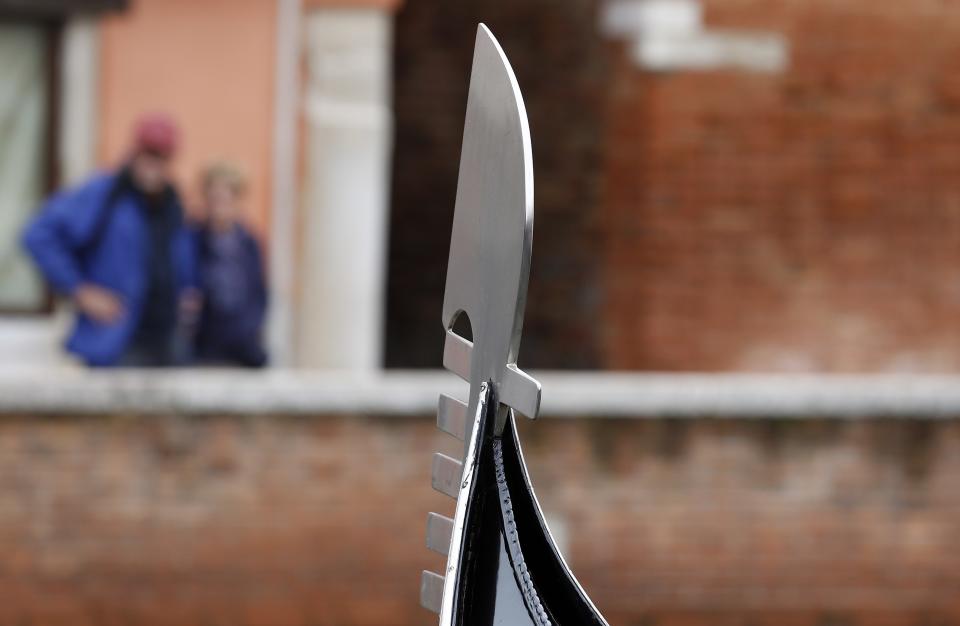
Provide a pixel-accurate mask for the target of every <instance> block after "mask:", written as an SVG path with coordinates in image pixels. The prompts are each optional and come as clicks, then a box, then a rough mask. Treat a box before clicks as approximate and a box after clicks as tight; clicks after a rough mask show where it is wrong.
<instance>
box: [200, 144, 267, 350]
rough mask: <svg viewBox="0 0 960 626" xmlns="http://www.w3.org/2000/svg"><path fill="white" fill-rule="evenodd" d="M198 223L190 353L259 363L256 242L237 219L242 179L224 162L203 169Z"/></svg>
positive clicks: (260, 295)
mask: <svg viewBox="0 0 960 626" xmlns="http://www.w3.org/2000/svg"><path fill="white" fill-rule="evenodd" d="M202 186H203V209H204V213H205V214H204V222H203V225H202V227H201V228H200V234H199V238H198V239H199V257H200V259H199V260H200V288H201V291H202V294H203V306H202V310H201V313H200V320H199V323H198V325H197V331H196V356H197V359H198V361H200V362H201V363H207V364H219V365H242V366H245V367H262V366H263V365H265V364H266V362H267V354H266V352H265V350H264V348H263V338H262V335H263V322H264V318H265V317H266V311H267V287H266V282H265V280H264V272H263V260H262V258H263V257H262V254H261V252H260V244H259V243H258V242H257V240H256V238H254V236H253V235H252V234H251V233H250V231H249V230H247V229H246V228H245V227H244V226H243V224H242V223H241V218H240V216H241V205H240V201H241V199H242V197H243V194H244V192H245V190H246V180H245V178H244V176H243V174H242V173H241V172H240V170H239V169H238V168H237V167H235V166H233V165H231V164H229V163H225V162H221V163H215V164H213V165H211V166H209V167H208V168H206V170H205V171H204V172H203V177H202Z"/></svg>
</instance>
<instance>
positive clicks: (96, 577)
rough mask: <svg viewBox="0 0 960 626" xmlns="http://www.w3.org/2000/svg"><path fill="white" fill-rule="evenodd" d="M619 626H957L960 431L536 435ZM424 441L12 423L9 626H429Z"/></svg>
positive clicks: (888, 428) (336, 423) (845, 427)
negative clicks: (423, 573) (424, 597)
mask: <svg viewBox="0 0 960 626" xmlns="http://www.w3.org/2000/svg"><path fill="white" fill-rule="evenodd" d="M522 436H523V438H524V442H525V445H526V452H527V456H528V459H529V461H530V464H531V469H532V473H533V478H534V481H535V484H536V485H537V487H538V495H539V496H540V498H541V502H542V504H543V506H544V508H545V509H546V511H547V513H548V516H549V518H550V519H551V523H553V524H554V525H555V526H556V528H557V530H559V531H560V532H559V533H558V534H559V535H560V536H561V538H562V541H563V543H564V544H566V553H567V555H568V556H569V560H570V562H571V565H572V567H573V568H574V570H575V572H576V573H577V575H578V576H579V578H580V579H581V581H582V582H583V584H584V586H585V587H586V588H587V590H588V591H589V593H590V594H591V596H592V597H593V598H594V600H595V601H596V603H597V605H598V606H599V607H600V608H601V610H602V611H603V612H604V613H605V615H606V616H607V617H608V619H609V620H610V622H611V623H612V624H613V625H614V626H639V625H643V626H718V625H719V626H725V625H730V626H734V625H736V626H748V625H749V626H785V625H786V626H954V625H957V624H960V556H958V555H960V490H958V489H957V476H960V422H958V421H916V422H910V421H873V420H864V421H772V420H771V421H763V420H729V421H725V420H713V421H670V420H647V421H641V420H605V419H598V420H578V421H560V420H552V421H551V420H546V421H541V422H538V423H536V424H530V423H524V424H522ZM455 448H456V446H455V444H454V443H453V442H452V441H451V440H450V439H449V438H447V437H445V436H442V435H440V434H439V433H438V432H437V431H436V430H435V429H434V428H433V426H432V424H431V421H430V420H428V419H426V418H424V419H414V418H391V419H377V418H362V417H326V418H313V419H308V418H287V417H247V418H243V417H234V418H228V417H209V418H178V417H136V416H128V417H123V418H107V417H103V418H63V419H48V418H44V419H39V418H29V417H23V418H13V417H5V418H3V419H2V420H0V493H3V494H4V497H3V498H2V499H0V554H3V558H2V559H0V624H16V625H21V626H27V625H34V624H36V625H41V624H42V625H44V626H60V625H66V624H70V625H71V626H84V625H91V626H94V625H95V626H104V625H113V624H138V625H142V626H153V625H156V626H160V625H173V624H177V625H178V626H191V625H197V626H200V625H204V626H206V625H216V624H231V625H235V626H249V625H269V626H287V625H290V626H293V625H296V626H306V625H310V626H315V625H330V626H352V625H360V624H364V625H377V626H391V625H411V626H412V625H414V624H428V623H431V622H432V621H433V619H434V618H433V617H432V616H431V615H430V614H429V613H427V612H425V611H423V610H422V609H420V608H418V607H417V585H418V576H419V571H420V570H421V569H423V568H425V567H430V568H433V569H436V568H438V567H440V557H438V556H436V555H432V554H431V553H429V552H428V551H427V550H426V549H425V548H424V547H423V532H424V518H425V515H426V512H427V511H428V510H431V509H432V510H438V511H441V512H446V513H449V512H450V511H451V510H452V501H450V500H448V499H446V498H445V497H444V496H440V495H438V494H435V493H433V492H431V491H430V489H429V486H428V485H429V481H428V468H429V455H430V452H431V451H433V450H434V449H441V450H447V451H448V452H453V451H454V450H455Z"/></svg>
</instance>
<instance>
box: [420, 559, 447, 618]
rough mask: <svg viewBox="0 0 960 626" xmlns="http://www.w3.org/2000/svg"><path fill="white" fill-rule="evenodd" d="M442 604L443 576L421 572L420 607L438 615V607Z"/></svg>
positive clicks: (426, 571) (425, 571)
mask: <svg viewBox="0 0 960 626" xmlns="http://www.w3.org/2000/svg"><path fill="white" fill-rule="evenodd" d="M442 604H443V576H441V575H440V574H436V573H434V572H431V571H428V570H423V574H421V575H420V606H422V607H423V608H425V609H427V610H428V611H433V612H434V613H440V606H441V605H442Z"/></svg>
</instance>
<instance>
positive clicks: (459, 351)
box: [443, 330, 473, 380]
mask: <svg viewBox="0 0 960 626" xmlns="http://www.w3.org/2000/svg"><path fill="white" fill-rule="evenodd" d="M472 350H473V342H472V341H467V340H466V339H464V338H463V337H461V336H460V335H458V334H457V333H455V332H453V331H452V330H448V331H447V338H446V341H445V342H444V344H443V366H444V367H445V368H447V369H448V370H450V371H451V372H453V373H454V374H456V375H457V376H459V377H460V378H462V379H464V380H470V353H471V351H472Z"/></svg>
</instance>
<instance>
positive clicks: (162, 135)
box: [133, 113, 180, 157]
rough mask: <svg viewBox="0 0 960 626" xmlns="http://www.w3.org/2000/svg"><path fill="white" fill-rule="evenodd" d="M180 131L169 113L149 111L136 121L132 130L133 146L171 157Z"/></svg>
mask: <svg viewBox="0 0 960 626" xmlns="http://www.w3.org/2000/svg"><path fill="white" fill-rule="evenodd" d="M179 135H180V131H179V130H178V129H177V124H176V122H174V121H173V118H171V117H170V116H169V115H165V114H163V113H151V114H148V115H144V116H143V117H141V118H140V120H139V121H137V125H136V126H135V127H134V132H133V148H134V150H135V151H137V152H149V153H151V154H155V155H157V156H161V157H172V156H173V154H174V153H175V152H176V151H177V144H178V140H179Z"/></svg>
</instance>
